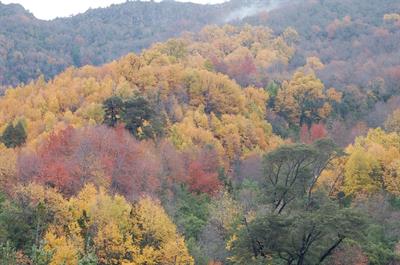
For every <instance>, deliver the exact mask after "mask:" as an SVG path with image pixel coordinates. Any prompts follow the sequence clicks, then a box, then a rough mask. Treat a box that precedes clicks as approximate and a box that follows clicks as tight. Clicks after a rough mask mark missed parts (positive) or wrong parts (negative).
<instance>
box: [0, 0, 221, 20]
mask: <svg viewBox="0 0 400 265" xmlns="http://www.w3.org/2000/svg"><path fill="white" fill-rule="evenodd" d="M179 1H181V2H196V3H202V4H207V3H221V2H224V1H225V0H190V1H189V0H186V1H185V0H179ZM0 2H2V3H5V4H9V3H19V4H21V5H23V6H24V7H25V8H26V9H28V10H29V11H30V12H32V13H33V14H34V15H35V16H36V17H37V18H40V19H52V18H56V17H66V16H69V15H72V14H77V13H82V12H85V11H86V10H88V9H89V8H96V7H106V6H109V5H111V4H117V3H124V2H126V0H0Z"/></svg>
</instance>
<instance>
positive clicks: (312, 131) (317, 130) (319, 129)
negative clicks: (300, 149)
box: [300, 123, 328, 144]
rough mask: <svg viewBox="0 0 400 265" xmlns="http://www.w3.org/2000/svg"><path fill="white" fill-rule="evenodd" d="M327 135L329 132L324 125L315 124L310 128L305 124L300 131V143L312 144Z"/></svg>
mask: <svg viewBox="0 0 400 265" xmlns="http://www.w3.org/2000/svg"><path fill="white" fill-rule="evenodd" d="M327 135H328V132H327V130H326V128H325V125H324V124H322V123H314V124H313V125H311V127H310V128H309V127H308V126H307V125H305V124H303V126H302V127H301V129H300V141H301V142H302V143H306V144H311V143H313V142H315V141H316V140H318V139H322V138H325V137H326V136H327Z"/></svg>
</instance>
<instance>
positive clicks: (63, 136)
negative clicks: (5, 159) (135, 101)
mask: <svg viewBox="0 0 400 265" xmlns="http://www.w3.org/2000/svg"><path fill="white" fill-rule="evenodd" d="M218 167H219V163H218V157H217V155H216V153H215V152H214V150H213V149H210V148H206V149H204V150H201V151H198V150H197V151H196V150H194V151H192V152H190V153H185V154H182V153H181V152H179V151H177V150H176V149H175V148H174V147H173V146H172V145H171V144H170V143H168V142H167V141H164V142H161V143H159V147H156V146H155V145H154V143H153V142H147V141H137V140H136V139H134V138H133V137H132V136H131V135H130V134H129V133H128V132H127V131H125V130H124V129H123V128H116V129H110V128H106V127H90V128H83V129H74V128H72V127H69V128H66V129H65V130H62V131H60V132H58V133H54V134H52V135H51V136H50V137H49V138H48V139H47V140H46V141H44V142H43V143H42V144H41V145H40V146H39V147H38V149H37V150H36V152H33V153H28V152H25V153H24V154H22V155H21V156H20V157H19V159H18V173H19V177H20V179H21V180H22V181H24V182H30V181H36V182H39V183H42V184H45V185H49V186H52V187H56V188H58V189H60V191H61V192H62V193H64V194H65V195H68V196H71V195H74V194H76V193H77V192H78V191H79V190H80V189H81V188H82V187H83V186H84V185H85V184H86V183H93V184H95V185H96V186H103V187H106V188H110V189H111V190H113V191H116V192H118V193H120V194H123V195H125V196H126V197H127V198H128V199H130V200H135V199H138V198H139V197H140V196H142V195H143V194H155V193H157V192H158V191H160V187H161V184H163V188H166V189H168V188H169V187H171V185H173V184H174V182H175V183H176V182H179V183H185V184H187V185H188V187H189V189H190V191H192V192H200V193H202V192H204V193H208V194H215V193H216V192H217V191H218V190H219V189H220V186H221V184H220V181H219V180H218Z"/></svg>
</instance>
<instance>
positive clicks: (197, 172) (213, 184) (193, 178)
mask: <svg viewBox="0 0 400 265" xmlns="http://www.w3.org/2000/svg"><path fill="white" fill-rule="evenodd" d="M188 184H189V190H190V191H191V192H198V193H208V194H211V195H212V194H215V193H216V192H217V191H218V190H219V188H220V182H219V180H218V173H215V172H207V170H206V169H205V168H204V165H203V164H202V163H201V162H199V161H194V162H192V163H190V165H189V169H188Z"/></svg>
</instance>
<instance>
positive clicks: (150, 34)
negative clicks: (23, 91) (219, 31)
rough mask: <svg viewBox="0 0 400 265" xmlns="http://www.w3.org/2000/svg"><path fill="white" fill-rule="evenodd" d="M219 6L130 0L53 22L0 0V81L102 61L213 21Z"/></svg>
mask: <svg viewBox="0 0 400 265" xmlns="http://www.w3.org/2000/svg"><path fill="white" fill-rule="evenodd" d="M220 9H221V7H220V6H211V5H196V4H191V3H179V2H174V1H165V2H161V3H156V2H152V1H151V2H147V1H146V2H141V1H132V2H127V3H125V4H120V5H113V6H111V7H109V8H104V9H94V10H89V11H87V12H86V13H84V14H81V15H77V16H73V17H70V18H60V19H55V20H52V21H42V20H38V19H36V18H35V17H34V16H32V15H31V14H29V13H28V12H27V11H26V10H24V9H23V8H22V7H21V6H19V5H4V4H1V3H0V25H2V26H1V28H0V59H1V61H0V67H1V69H0V83H1V84H3V85H17V84H19V83H21V82H23V83H27V82H29V81H30V80H32V79H36V78H37V77H38V76H39V75H41V74H43V75H45V76H46V78H49V77H53V76H54V75H56V74H57V73H59V72H61V71H62V70H64V69H65V68H66V67H68V66H72V65H73V66H81V65H86V64H93V65H101V64H103V63H105V62H109V61H112V60H114V59H117V58H119V57H121V56H122V55H125V54H127V53H129V52H133V51H135V52H138V51H140V50H141V49H143V48H146V47H148V46H149V45H150V44H151V43H154V42H157V41H161V40H165V39H167V38H170V37H173V36H176V35H179V34H180V33H182V32H183V31H197V30H199V29H200V28H202V27H203V26H204V25H206V24H208V23H211V24H212V23H214V22H216V20H217V18H218V14H219V12H221V10H220Z"/></svg>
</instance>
